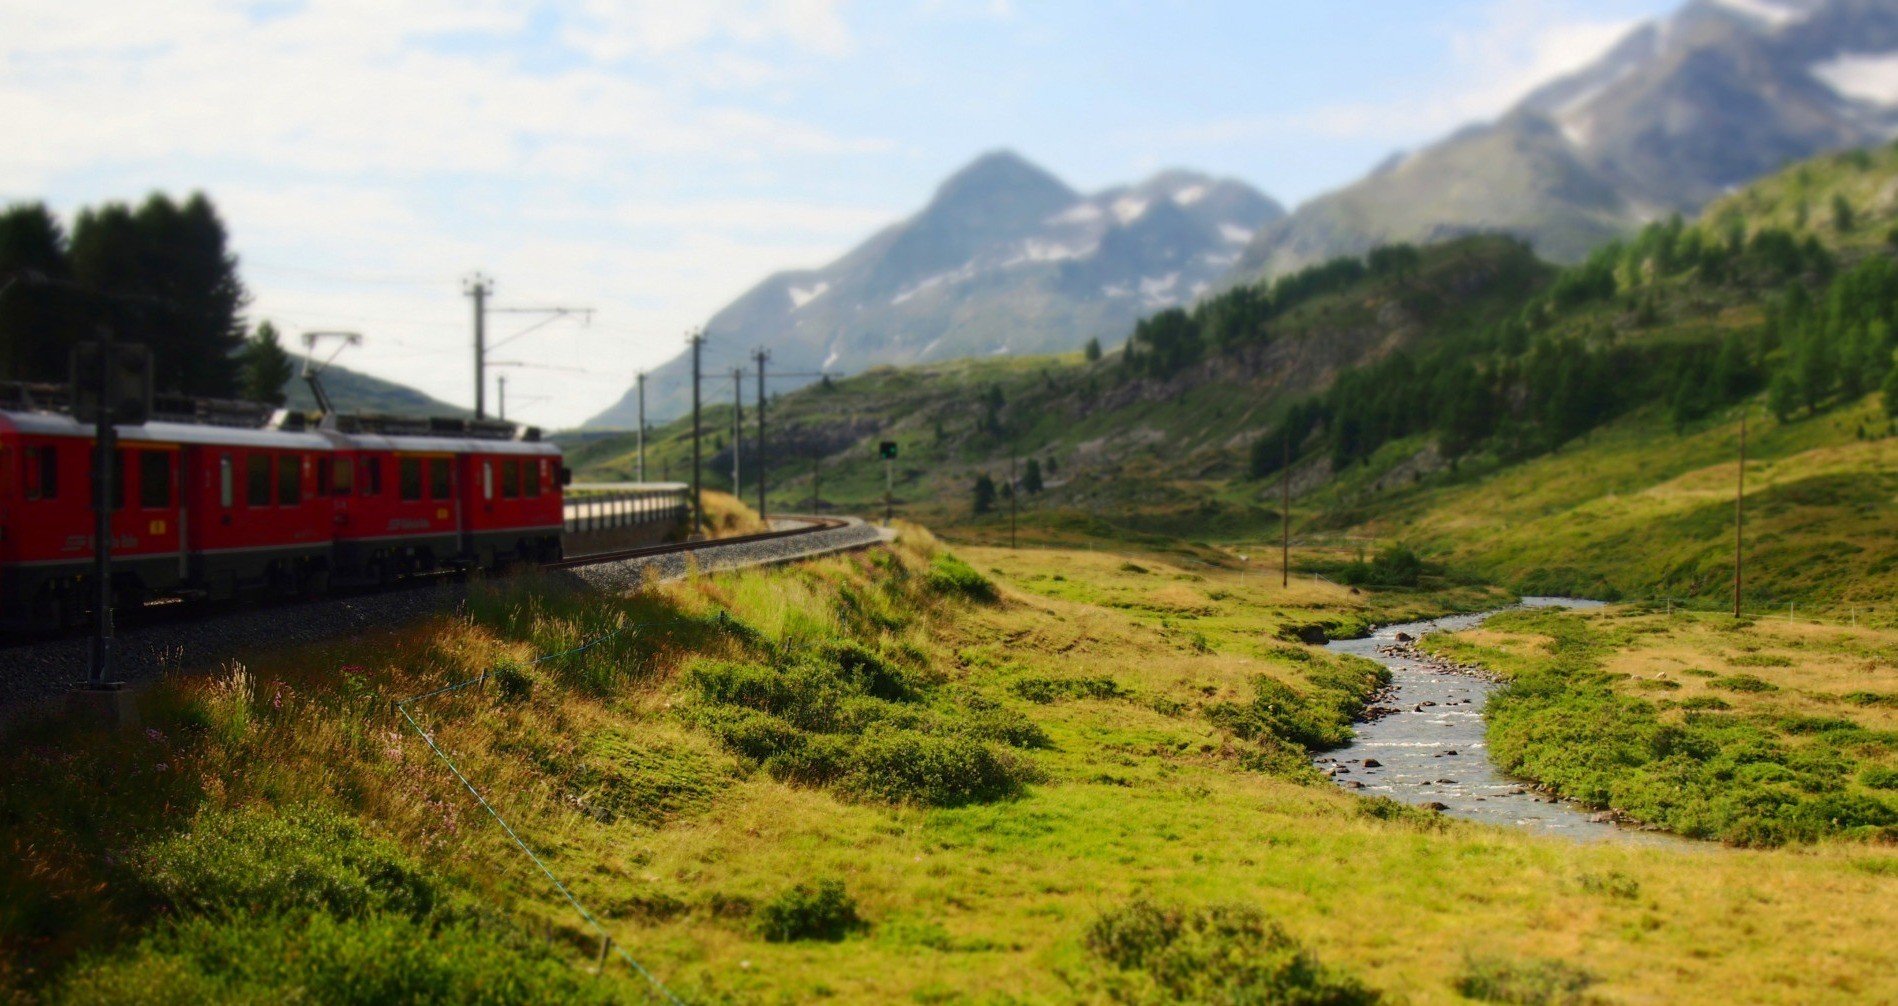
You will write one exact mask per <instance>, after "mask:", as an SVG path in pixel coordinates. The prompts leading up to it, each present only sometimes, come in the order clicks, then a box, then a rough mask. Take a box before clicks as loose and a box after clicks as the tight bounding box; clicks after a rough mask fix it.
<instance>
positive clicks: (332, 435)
mask: <svg viewBox="0 0 1898 1006" xmlns="http://www.w3.org/2000/svg"><path fill="white" fill-rule="evenodd" d="M5 427H11V428H12V429H14V430H17V431H19V432H20V433H28V434H33V435H35V436H47V437H91V436H92V424H90V423H81V422H79V421H78V420H77V419H74V418H73V417H72V416H70V415H68V414H66V413H63V412H8V411H0V428H5ZM118 431H119V440H120V441H121V442H125V443H155V444H208V445H212V446H223V447H256V448H271V449H275V450H294V451H330V450H337V449H342V450H355V451H404V452H411V453H417V454H501V455H519V456H524V457H537V458H545V457H559V456H560V448H559V447H556V446H554V445H553V444H551V443H547V442H545V441H539V440H488V439H482V438H478V437H444V436H391V435H386V434H380V433H338V432H336V431H333V430H318V429H305V430H279V429H268V428H265V429H256V428H249V427H242V426H215V425H209V424H202V423H171V422H163V421H153V422H148V423H145V424H144V425H142V426H120V427H118Z"/></svg>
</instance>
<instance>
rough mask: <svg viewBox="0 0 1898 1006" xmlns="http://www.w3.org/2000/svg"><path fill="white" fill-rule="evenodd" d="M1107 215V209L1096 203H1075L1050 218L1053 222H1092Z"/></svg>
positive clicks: (1050, 221) (1049, 220)
mask: <svg viewBox="0 0 1898 1006" xmlns="http://www.w3.org/2000/svg"><path fill="white" fill-rule="evenodd" d="M1105 215H1106V211H1105V210H1103V209H1101V208H1100V207H1099V206H1098V205H1096V204H1094V203H1075V204H1074V205H1073V206H1070V207H1068V208H1067V209H1065V210H1062V211H1061V212H1059V213H1056V214H1055V215H1054V216H1051V217H1049V218H1048V222H1049V223H1051V224H1091V223H1093V222H1095V221H1096V220H1099V219H1100V218H1101V217H1103V216H1105Z"/></svg>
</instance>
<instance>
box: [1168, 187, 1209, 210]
mask: <svg viewBox="0 0 1898 1006" xmlns="http://www.w3.org/2000/svg"><path fill="white" fill-rule="evenodd" d="M1204 198H1206V186H1204V185H1188V186H1187V187H1186V188H1183V189H1181V190H1180V191H1178V192H1175V193H1173V201H1174V202H1176V203H1179V204H1180V205H1181V206H1191V205H1193V204H1194V203H1196V202H1199V201H1200V200H1202V199H1204Z"/></svg>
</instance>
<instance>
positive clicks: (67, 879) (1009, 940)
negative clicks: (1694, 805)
mask: <svg viewBox="0 0 1898 1006" xmlns="http://www.w3.org/2000/svg"><path fill="white" fill-rule="evenodd" d="M1210 557H1211V556H1208V558H1210ZM1274 582H1275V583H1276V581H1274ZM1497 601H1498V595H1497V594H1496V593H1495V592H1494V591H1487V590H1480V589H1472V588H1461V589H1445V590H1433V591H1428V592H1421V591H1380V592H1364V593H1359V592H1355V591H1351V590H1348V589H1346V588H1343V587H1339V586H1336V585H1334V584H1328V583H1324V582H1322V581H1319V580H1316V579H1310V578H1304V577H1300V578H1297V579H1295V580H1294V582H1293V586H1292V588H1291V589H1290V590H1280V589H1278V588H1277V587H1276V586H1274V588H1273V589H1271V590H1261V589H1259V584H1258V579H1257V576H1256V574H1253V575H1252V576H1251V577H1250V578H1248V576H1247V574H1245V573H1243V572H1241V571H1239V570H1237V569H1233V568H1225V567H1222V566H1208V565H1205V564H1203V563H1194V562H1188V561H1186V560H1184V559H1179V560H1176V561H1169V560H1166V559H1163V558H1155V557H1153V556H1150V555H1144V554H1139V553H1113V552H1105V551H1086V550H1035V549H1026V550H1022V551H1019V552H1014V551H1006V550H999V549H981V548H976V549H968V550H965V551H964V552H963V553H962V554H961V557H960V558H958V557H957V556H955V555H951V554H948V553H946V552H943V551H941V550H940V549H939V548H938V547H937V546H935V545H934V544H933V543H932V542H931V540H930V538H929V536H928V535H927V533H926V532H922V531H920V530H918V529H915V528H905V529H904V531H903V539H902V541H901V542H900V543H899V544H898V545H897V546H896V547H895V548H894V549H893V550H888V551H885V550H875V551H870V552H864V553H857V554H854V555H850V556H845V557H836V558H830V559H824V560H820V561H816V562H810V563H803V564H799V565H797V566H793V567H786V568H781V569H776V570H754V571H748V572H743V573H734V574H722V575H717V576H709V577H698V578H694V579H691V580H688V581H685V582H681V583H676V584H672V585H667V586H655V587H652V588H650V589H647V590H645V591H642V592H641V593H639V594H637V595H635V596H632V597H622V598H615V597H608V596H603V595H598V594H591V593H585V592H577V591H573V590H570V589H567V588H565V587H563V586H562V585H561V584H560V583H559V582H557V581H550V580H533V579H516V580H512V581H508V582H505V583H498V584H491V585H490V586H489V587H488V588H487V589H485V590H483V591H479V592H477V595H476V597H475V599H474V600H473V602H472V603H471V604H470V605H469V610H468V612H467V614H466V615H465V616H464V617H455V618H441V619H435V620H430V621H426V622H423V623H418V624H416V625H412V626H408V627H404V628H402V629H399V630H393V631H387V632H378V633H371V634H367V635H365V636H363V637H360V638H353V639H346V640H338V641H336V642H333V643H329V644H325V645H319V646H310V647H303V648H298V649H294V650H288V651H285V650H281V649H273V650H267V651H260V652H249V653H243V654H239V655H237V659H236V660H235V661H234V662H233V663H231V664H229V665H227V666H226V667H224V668H222V669H220V670H217V671H215V672H213V673H208V674H204V675H187V674H180V675H175V676H173V677H170V678H168V679H166V681H165V682H164V683H162V684H161V685H159V686H158V687H157V688H156V689H155V690H154V691H152V692H150V693H147V694H146V695H144V696H143V702H142V705H143V712H144V717H145V720H144V724H143V725H144V727H145V729H143V730H140V731H128V732H125V733H121V734H102V733H98V732H90V733H89V732H86V729H85V728H84V727H83V726H82V725H81V724H78V723H71V722H67V723H62V722H57V721H54V722H47V723H43V724H40V725H38V726H36V727H34V728H33V729H32V731H31V732H29V733H26V734H21V735H16V736H14V737H10V738H7V739H6V742H5V743H4V744H3V745H0V769H4V772H0V778H4V779H5V780H6V784H5V785H4V786H3V787H0V824H3V825H4V830H0V835H4V836H5V837H4V839H0V841H4V842H5V843H6V847H7V850H8V855H7V856H5V857H0V997H8V996H12V997H17V998H19V999H21V1000H23V1001H48V1002H55V1003H115V1002H126V1003H132V1002H140V1003H143V1002H205V1001H263V1000H266V999H277V1000H282V1001H313V1002H409V1001H425V1002H482V1003H499V1002H522V1001H534V1002H548V1001H645V1000H646V999H647V998H648V992H649V987H648V985H647V984H646V982H645V981H644V979H643V978H641V977H640V976H639V975H637V974H635V973H634V972H633V971H632V970H631V969H630V968H629V967H628V966H627V965H626V963H625V961H624V960H623V959H621V958H619V957H617V956H612V957H609V960H608V967H607V968H606V969H605V972H604V974H603V975H601V976H600V977H597V978H596V977H593V975H592V974H591V972H592V970H593V968H594V965H595V962H596V961H597V959H598V954H599V948H600V944H599V942H598V935H597V933H596V932H595V931H594V930H593V929H591V928H590V927H588V926H587V925H586V924H585V923H584V922H583V921H582V920H581V919H580V917H579V916H578V915H577V914H576V913H575V912H574V910H573V908H572V906H571V904H570V903H569V902H568V901H566V900H565V899H564V898H563V897H562V896H561V894H560V893H558V892H556V891H555V890H553V889H552V888H551V886H550V885H549V883H548V881H547V878H546V876H545V875H543V874H542V873H541V872H540V871H539V870H538V869H537V868H536V867H535V866H534V865H533V864H532V863H531V862H530V861H529V860H527V859H526V857H524V856H523V855H522V854H521V853H520V851H519V850H518V849H517V848H516V847H515V846H514V845H513V844H512V843H511V842H510V841H509V838H508V836H507V834H506V833H504V832H503V831H502V829H501V828H500V826H498V825H497V824H496V823H495V822H494V821H493V820H492V819H491V818H490V817H489V816H488V812H487V810H486V809H484V807H483V806H482V805H481V804H479V803H477V802H476V801H475V800H474V799H473V798H472V797H471V796H470V795H469V794H468V793H467V791H466V790H465V789H464V788H463V784H462V783H461V782H460V781H459V780H458V779H457V778H456V777H455V776H454V775H453V774H451V773H450V772H449V770H448V768H447V766H446V765H444V764H443V762H442V760H441V757H440V756H439V755H438V754H437V750H439V751H441V752H445V753H447V755H448V756H450V757H452V758H453V759H454V760H455V764H456V765H457V767H458V771H459V772H460V773H462V774H463V775H464V776H465V777H466V779H467V780H468V781H469V782H470V783H471V784H472V785H474V786H476V787H479V788H480V790H481V792H482V793H484V794H485V796H486V798H487V800H488V801H490V804H491V805H492V806H493V807H494V809H495V810H496V811H498V812H499V813H500V814H502V815H504V816H505V817H506V819H507V820H508V822H509V824H510V826H511V827H512V828H513V829H514V834H517V835H519V836H520V838H521V839H522V840H523V841H525V842H526V843H528V844H529V845H530V847H532V848H533V849H535V850H537V852H538V853H539V854H540V855H541V856H542V857H543V858H544V860H545V862H546V863H547V864H548V868H549V869H551V870H552V871H553V872H554V874H555V875H556V876H558V877H560V878H561V879H562V880H563V882H564V883H565V884H566V885H567V886H568V889H569V890H570V891H571V892H572V895H573V897H574V898H576V899H577V900H578V901H579V902H580V903H581V904H583V905H585V906H587V907H588V909H589V910H590V911H591V912H592V913H593V916H594V917H595V918H596V919H598V920H599V922H600V924H601V926H602V927H603V928H604V930H605V931H606V932H607V933H609V934H611V936H612V937H613V940H614V945H615V946H616V947H618V948H621V949H622V950H623V951H624V952H626V953H627V954H628V955H629V956H630V957H631V958H632V959H633V960H636V961H637V962H639V964H641V965H642V966H643V967H645V968H647V969H650V971H651V973H652V974H654V975H655V976H657V978H658V979H659V980H660V981H663V982H664V983H665V984H666V985H667V986H668V987H669V988H670V989H671V990H672V991H673V992H675V993H676V994H677V995H678V996H679V997H680V999H682V1000H683V1001H685V1002H692V1003H739V1002H746V1003H750V1002H786V1003H788V1002H810V1001H818V1000H822V1001H831V1002H839V1003H859V1002H861V1003H889V1002H942V1003H951V1002H1015V1003H1044V1002H1046V1003H1073V1002H1085V1003H1101V1004H1106V1003H1161V1002H1181V1001H1197V1002H1327V1003H1369V1002H1396V1001H1402V1002H1417V1003H1439V1002H1443V1003H1448V1002H1460V1001H1467V999H1468V998H1477V999H1481V1000H1487V1001H1496V1002H1571V1001H1579V997H1581V996H1583V995H1586V996H1588V997H1591V998H1592V999H1595V1000H1599V1001H1607V1002H1618V1001H1657V1002H1683V1003H1687V1002H1724V1001H1727V1000H1729V999H1731V997H1732V990H1733V989H1735V988H1741V989H1745V990H1747V993H1746V998H1747V999H1748V1000H1749V1001H1757V1002H1785V1003H1794V1002H1798V1003H1811V1002H1841V1003H1843V1002H1868V1001H1881V1000H1884V999H1889V998H1890V997H1891V996H1892V995H1893V994H1894V992H1895V991H1898V990H1894V988H1893V981H1894V977H1893V975H1892V973H1891V969H1890V968H1889V966H1888V964H1889V951H1888V946H1887V943H1888V940H1887V937H1886V934H1887V933H1888V932H1889V931H1890V929H1891V927H1892V925H1894V924H1898V917H1894V912H1895V911H1898V898H1894V897H1893V896H1892V895H1893V891H1894V884H1895V883H1898V880H1894V859H1893V856H1892V855H1891V852H1890V849H1889V847H1888V846H1879V845H1877V844H1874V843H1870V842H1860V841H1846V840H1841V839H1838V838H1829V839H1825V840H1822V841H1818V842H1815V843H1810V844H1803V845H1801V846H1799V847H1798V848H1796V849H1783V850H1764V849H1723V848H1714V847H1705V848H1693V849H1679V848H1674V847H1670V846H1667V845H1654V844H1615V843H1608V844H1601V843H1592V844H1576V843H1571V842H1567V841H1553V840H1549V839H1545V838H1538V837H1536V836H1533V835H1529V834H1525V833H1520V832H1516V831H1512V830H1506V829H1502V828H1497V827H1491V826H1482V825H1476V824H1471V823H1468V822H1459V821H1455V820H1451V819H1448V818H1445V817H1442V816H1439V815H1436V814H1434V813H1431V812H1429V811H1426V810H1423V809H1420V808H1415V807H1409V806H1405V805H1400V804H1396V803H1393V802H1390V801H1388V800H1378V799H1365V798H1362V797H1359V796H1355V795H1352V794H1351V793H1349V792H1347V791H1345V790H1343V789H1340V788H1338V787H1336V786H1335V785H1333V784H1332V783H1331V782H1329V781H1327V780H1326V779H1325V778H1324V777H1323V776H1321V775H1320V774H1319V773H1318V772H1317V770H1316V769H1314V768H1313V767H1312V765H1311V762H1310V760H1309V755H1310V752H1311V751H1313V750H1315V749H1322V748H1327V747H1331V746H1334V745H1336V744H1338V743H1340V742H1341V741H1343V740H1344V739H1345V738H1347V737H1348V736H1350V719H1351V716H1352V715H1353V714H1354V713H1355V712H1356V710H1358V709H1359V708H1360V707H1361V706H1362V705H1363V704H1364V703H1365V701H1366V700H1367V699H1368V698H1369V697H1370V695H1371V694H1372V693H1373V689H1375V688H1376V687H1377V685H1378V684H1379V683H1380V681H1381V680H1382V674H1381V670H1380V669H1379V668H1376V667H1374V666H1371V665H1368V664H1367V663H1364V662H1359V661H1354V660H1352V659H1351V658H1344V657H1338V656H1335V655H1331V654H1328V653H1325V652H1324V651H1320V650H1312V649H1308V648H1302V647H1297V646H1293V645H1288V644H1286V643H1283V642H1280V641H1278V637H1281V636H1283V635H1285V634H1287V632H1288V631H1289V630H1291V629H1293V628H1295V627H1296V626H1298V625H1302V624H1309V623H1311V622H1312V621H1314V620H1324V621H1329V622H1331V623H1332V624H1334V625H1337V626H1341V627H1349V626H1354V625H1362V624H1364V623H1368V622H1373V621H1375V622H1387V621H1390V620H1393V619H1401V618H1414V617H1418V616H1421V615H1424V614H1428V613H1434V612H1438V611H1442V610H1444V609H1446V608H1470V607H1483V606H1489V605H1494V604H1496V603H1497ZM614 629H619V630H620V631H618V632H616V633H612V630H614ZM608 633H612V634H611V635H608ZM602 637H605V638H603V639H602ZM594 639H601V640H602V641H601V642H599V643H598V645H594V646H592V647H590V648H588V649H585V650H581V651H573V647H575V646H577V645H578V644H580V643H582V642H585V641H588V640H594ZM1498 645H1501V644H1498ZM1782 645H1783V644H1782ZM1763 652H1764V651H1763ZM556 653H559V654H563V655H562V656H558V657H555V658H552V659H549V660H545V661H541V660H537V659H535V658H537V657H539V656H541V655H543V654H556ZM483 671H488V672H490V677H489V679H488V680H486V681H485V683H483V684H482V685H480V686H478V687H469V688H466V689H463V690H460V691H452V692H445V693H441V694H433V695H431V697H429V698H426V699H424V700H421V701H420V702H416V703H412V704H411V705H410V706H409V707H408V708H409V711H410V714H411V715H413V716H414V717H415V720H416V726H414V727H411V726H410V725H409V724H408V723H407V722H406V721H405V720H404V718H403V717H402V715H401V714H398V713H396V712H394V711H393V710H392V709H391V706H390V701H391V700H392V699H395V698H399V697H402V696H407V695H416V694H420V693H423V692H431V691H432V690H434V689H438V688H442V687H444V686H447V685H451V684H454V683H457V682H462V681H465V680H467V679H469V678H470V677H471V676H474V675H477V674H479V673H481V672H483ZM1759 673H1760V674H1762V675H1771V674H1776V673H1777V670H1776V669H1774V668H1767V669H1765V670H1761V671H1760V672H1759ZM422 730H425V731H427V733H426V735H422V734H420V733H419V731H422ZM1392 905H1402V906H1404V910H1403V911H1402V912H1399V913H1393V912H1392V911H1391V910H1390V909H1391V906H1392Z"/></svg>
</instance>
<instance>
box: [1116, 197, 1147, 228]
mask: <svg viewBox="0 0 1898 1006" xmlns="http://www.w3.org/2000/svg"><path fill="white" fill-rule="evenodd" d="M1113 211H1114V219H1115V220H1118V221H1120V223H1121V226H1123V227H1124V226H1126V225H1128V224H1130V223H1133V222H1134V221H1136V220H1138V219H1140V218H1141V217H1142V216H1144V215H1145V214H1146V212H1147V201H1146V200H1145V199H1138V198H1135V197H1134V196H1122V197H1121V198H1119V199H1116V200H1114V205H1113Z"/></svg>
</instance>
